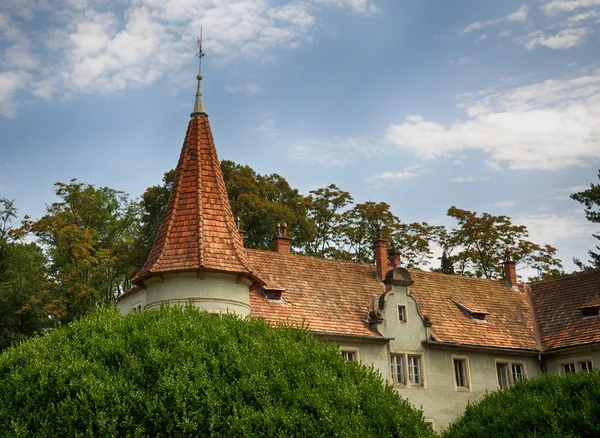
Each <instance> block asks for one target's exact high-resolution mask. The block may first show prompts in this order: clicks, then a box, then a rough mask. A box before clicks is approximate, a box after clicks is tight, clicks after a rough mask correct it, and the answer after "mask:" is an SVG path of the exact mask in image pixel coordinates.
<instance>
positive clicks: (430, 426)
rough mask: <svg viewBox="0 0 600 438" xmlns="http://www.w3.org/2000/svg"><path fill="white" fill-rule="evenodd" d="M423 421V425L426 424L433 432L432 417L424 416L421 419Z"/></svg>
mask: <svg viewBox="0 0 600 438" xmlns="http://www.w3.org/2000/svg"><path fill="white" fill-rule="evenodd" d="M423 423H425V426H427V427H428V428H429V429H431V431H433V432H435V424H434V423H433V420H432V419H430V418H425V419H424V420H423Z"/></svg>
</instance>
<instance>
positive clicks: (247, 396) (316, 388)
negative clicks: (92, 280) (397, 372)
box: [0, 307, 430, 437]
mask: <svg viewBox="0 0 600 438" xmlns="http://www.w3.org/2000/svg"><path fill="white" fill-rule="evenodd" d="M0 431H2V436H44V437H50V436H61V437H62V436H226V437H236V436H262V437H274V436H278V437H294V436H298V437H319V436H327V437H329V436H339V437H370V436H372V437H375V436H385V437H388V436H389V437H394V436H428V435H430V432H429V431H428V430H427V429H426V427H425V426H424V425H423V418H422V414H421V412H419V411H416V410H414V409H413V408H412V407H411V406H410V404H409V403H408V402H406V401H405V400H402V399H400V398H399V397H398V396H397V395H396V393H395V391H394V390H393V388H392V387H391V386H389V385H387V384H382V382H381V379H380V377H379V376H378V374H376V373H375V372H374V371H373V370H371V369H367V368H366V367H363V366H358V365H355V364H346V363H344V362H343V360H342V358H341V357H340V355H339V353H338V351H337V349H336V347H335V346H333V345H330V344H326V343H323V342H321V341H319V340H317V339H315V338H313V337H312V336H311V335H310V334H309V333H308V332H307V331H305V330H297V329H293V328H286V327H280V328H276V329H275V328H272V327H270V326H269V325H268V324H266V323H265V322H263V321H244V320H241V319H238V318H235V317H225V318H217V317H212V316H210V315H208V314H206V313H202V312H199V311H197V310H195V309H193V308H185V309H182V308H177V307H175V308H169V309H167V308H165V309H161V310H155V311H148V312H143V313H134V314H131V315H128V316H126V317H122V316H120V315H119V314H118V313H117V312H116V311H114V310H110V311H102V312H100V313H99V314H96V315H92V316H90V317H87V318H85V319H83V320H81V321H79V322H75V323H72V324H71V325H70V326H69V327H66V328H59V329H57V330H55V331H53V332H52V333H49V334H47V335H46V336H43V337H40V338H35V339H31V340H29V341H27V342H25V343H23V344H21V345H19V346H18V347H14V348H10V349H8V350H6V351H5V352H4V353H2V354H1V355H0Z"/></svg>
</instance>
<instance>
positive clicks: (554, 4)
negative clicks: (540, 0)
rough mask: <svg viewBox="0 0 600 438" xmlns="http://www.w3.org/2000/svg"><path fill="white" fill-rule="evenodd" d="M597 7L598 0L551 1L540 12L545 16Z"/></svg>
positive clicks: (599, 1)
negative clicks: (545, 14)
mask: <svg viewBox="0 0 600 438" xmlns="http://www.w3.org/2000/svg"><path fill="white" fill-rule="evenodd" d="M599 5H600V0H552V1H550V2H549V3H546V4H545V5H543V6H542V10H543V11H544V12H545V13H547V14H556V13H560V12H571V11H573V10H575V9H580V8H590V7H593V6H599Z"/></svg>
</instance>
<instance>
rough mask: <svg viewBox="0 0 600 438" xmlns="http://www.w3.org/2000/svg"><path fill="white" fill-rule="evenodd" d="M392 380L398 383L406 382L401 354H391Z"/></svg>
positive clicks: (403, 383)
mask: <svg viewBox="0 0 600 438" xmlns="http://www.w3.org/2000/svg"><path fill="white" fill-rule="evenodd" d="M392 380H393V381H394V383H398V384H400V385H405V384H406V379H405V377H404V355H403V354H392Z"/></svg>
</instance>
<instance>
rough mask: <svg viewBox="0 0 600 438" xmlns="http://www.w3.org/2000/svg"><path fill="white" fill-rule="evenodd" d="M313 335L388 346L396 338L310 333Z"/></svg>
mask: <svg viewBox="0 0 600 438" xmlns="http://www.w3.org/2000/svg"><path fill="white" fill-rule="evenodd" d="M310 333H311V334H312V335H315V336H318V337H321V338H328V339H331V340H335V339H342V340H346V341H354V342H370V343H374V344H387V343H388V342H389V341H393V340H394V339H396V338H384V337H383V336H366V335H348V334H345V333H329V332H313V331H311V332H310Z"/></svg>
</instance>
